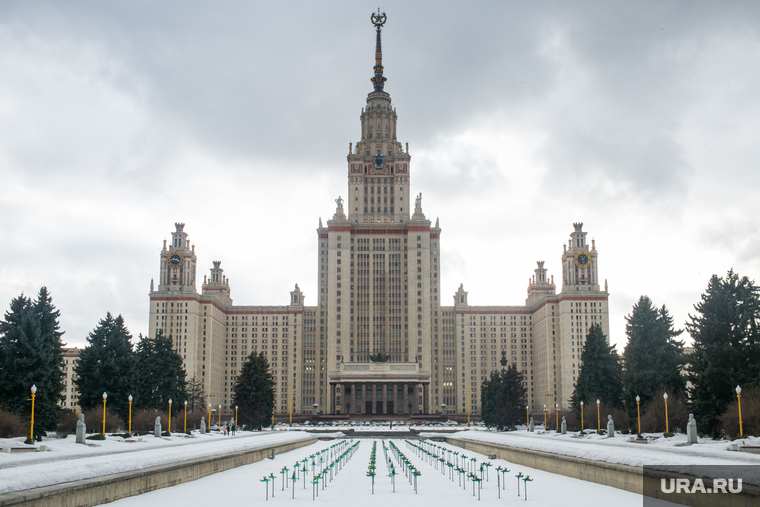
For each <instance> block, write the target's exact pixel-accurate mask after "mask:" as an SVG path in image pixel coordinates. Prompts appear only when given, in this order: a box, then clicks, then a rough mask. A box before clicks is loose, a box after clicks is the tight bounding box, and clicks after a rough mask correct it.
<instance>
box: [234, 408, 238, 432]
mask: <svg viewBox="0 0 760 507" xmlns="http://www.w3.org/2000/svg"><path fill="white" fill-rule="evenodd" d="M237 409H238V406H237V405H235V429H237Z"/></svg>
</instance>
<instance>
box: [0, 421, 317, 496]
mask: <svg viewBox="0 0 760 507" xmlns="http://www.w3.org/2000/svg"><path fill="white" fill-rule="evenodd" d="M180 435H182V434H179V433H178V434H176V436H171V437H161V438H156V437H154V436H152V435H149V436H143V437H140V438H141V439H142V441H141V442H137V441H136V442H133V443H129V442H125V441H124V439H123V438H120V437H107V438H106V440H88V441H87V442H88V444H89V445H81V444H77V443H75V437H74V436H73V435H70V436H68V437H66V438H65V439H47V438H46V439H44V440H43V442H42V443H43V444H44V445H47V446H48V449H49V451H48V452H36V453H11V454H6V453H0V494H2V493H10V492H14V491H20V490H25V489H31V488H38V487H42V486H50V485H53V484H61V483H65V482H70V481H76V480H81V479H90V478H94V477H99V476H103V475H110V474H115V473H121V472H129V471H133V470H140V469H143V468H146V467H151V466H156V465H164V464H168V463H174V462H177V461H184V460H190V459H196V458H202V457H206V456H217V455H220V454H227V453H233V452H238V451H245V450H253V449H259V448H262V447H268V446H271V445H278V444H283V443H288V442H297V441H301V440H308V439H310V438H314V437H315V436H317V435H311V434H308V433H304V432H288V433H284V432H277V433H273V432H269V431H262V432H244V431H238V432H237V434H236V435H235V436H234V437H232V436H227V437H225V436H222V435H221V434H219V433H210V434H206V435H204V434H201V433H199V432H194V433H193V436H192V437H186V436H180ZM23 440H24V439H23V438H17V439H7V440H2V439H0V447H9V446H10V447H24V445H23ZM62 462H65V463H62Z"/></svg>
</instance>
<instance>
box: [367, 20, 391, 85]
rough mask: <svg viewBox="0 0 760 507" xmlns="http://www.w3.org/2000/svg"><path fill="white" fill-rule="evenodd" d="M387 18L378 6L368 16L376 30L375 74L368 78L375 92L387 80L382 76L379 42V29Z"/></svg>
mask: <svg viewBox="0 0 760 507" xmlns="http://www.w3.org/2000/svg"><path fill="white" fill-rule="evenodd" d="M387 19H388V16H386V15H385V13H384V12H380V9H379V8H378V9H377V12H373V13H372V15H371V16H370V20H371V21H372V24H373V25H374V26H375V28H376V30H377V42H376V44H375V75H374V77H372V79H370V81H371V82H372V84H373V85H374V86H375V91H376V92H382V91H383V87H384V86H385V82H386V81H387V79H386V78H385V77H383V47H382V44H381V42H380V30H381V28H382V27H383V25H384V24H385V22H386V21H387Z"/></svg>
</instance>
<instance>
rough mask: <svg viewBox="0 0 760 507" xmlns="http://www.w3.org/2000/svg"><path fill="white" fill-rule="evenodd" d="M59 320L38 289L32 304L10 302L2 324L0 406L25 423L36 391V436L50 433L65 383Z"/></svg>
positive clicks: (22, 300) (17, 300)
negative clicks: (21, 417)
mask: <svg viewBox="0 0 760 507" xmlns="http://www.w3.org/2000/svg"><path fill="white" fill-rule="evenodd" d="M59 315H60V312H59V311H58V310H56V308H55V306H54V305H53V303H52V299H51V298H50V294H49V293H48V291H47V289H46V288H45V287H42V288H41V289H40V292H39V294H38V295H37V298H36V299H35V300H31V299H29V298H27V297H25V296H24V295H23V294H22V295H21V296H19V297H18V298H14V299H13V300H12V301H11V306H10V311H9V312H7V313H6V314H5V320H3V321H0V400H2V404H3V405H4V406H5V408H6V409H8V410H10V411H12V412H15V413H17V414H19V415H21V416H24V417H29V416H30V415H31V401H30V400H29V398H30V396H31V387H32V385H34V386H36V387H37V392H36V395H35V403H34V429H35V435H40V434H43V433H44V432H46V431H50V430H54V429H55V428H56V427H57V425H58V421H59V419H60V414H61V408H60V405H59V402H60V401H61V400H62V396H63V391H64V387H65V382H64V372H63V365H64V359H63V345H62V344H61V336H62V334H63V333H61V332H60V330H59V329H60V328H59V324H58V317H59Z"/></svg>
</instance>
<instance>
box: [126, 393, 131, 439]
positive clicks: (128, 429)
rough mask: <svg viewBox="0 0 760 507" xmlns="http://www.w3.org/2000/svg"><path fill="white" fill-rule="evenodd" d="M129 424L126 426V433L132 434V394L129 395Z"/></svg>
mask: <svg viewBox="0 0 760 507" xmlns="http://www.w3.org/2000/svg"><path fill="white" fill-rule="evenodd" d="M127 399H128V400H129V423H128V424H129V426H128V427H127V433H129V434H130V435H131V434H132V395H131V394H130V395H129V398H127Z"/></svg>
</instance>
